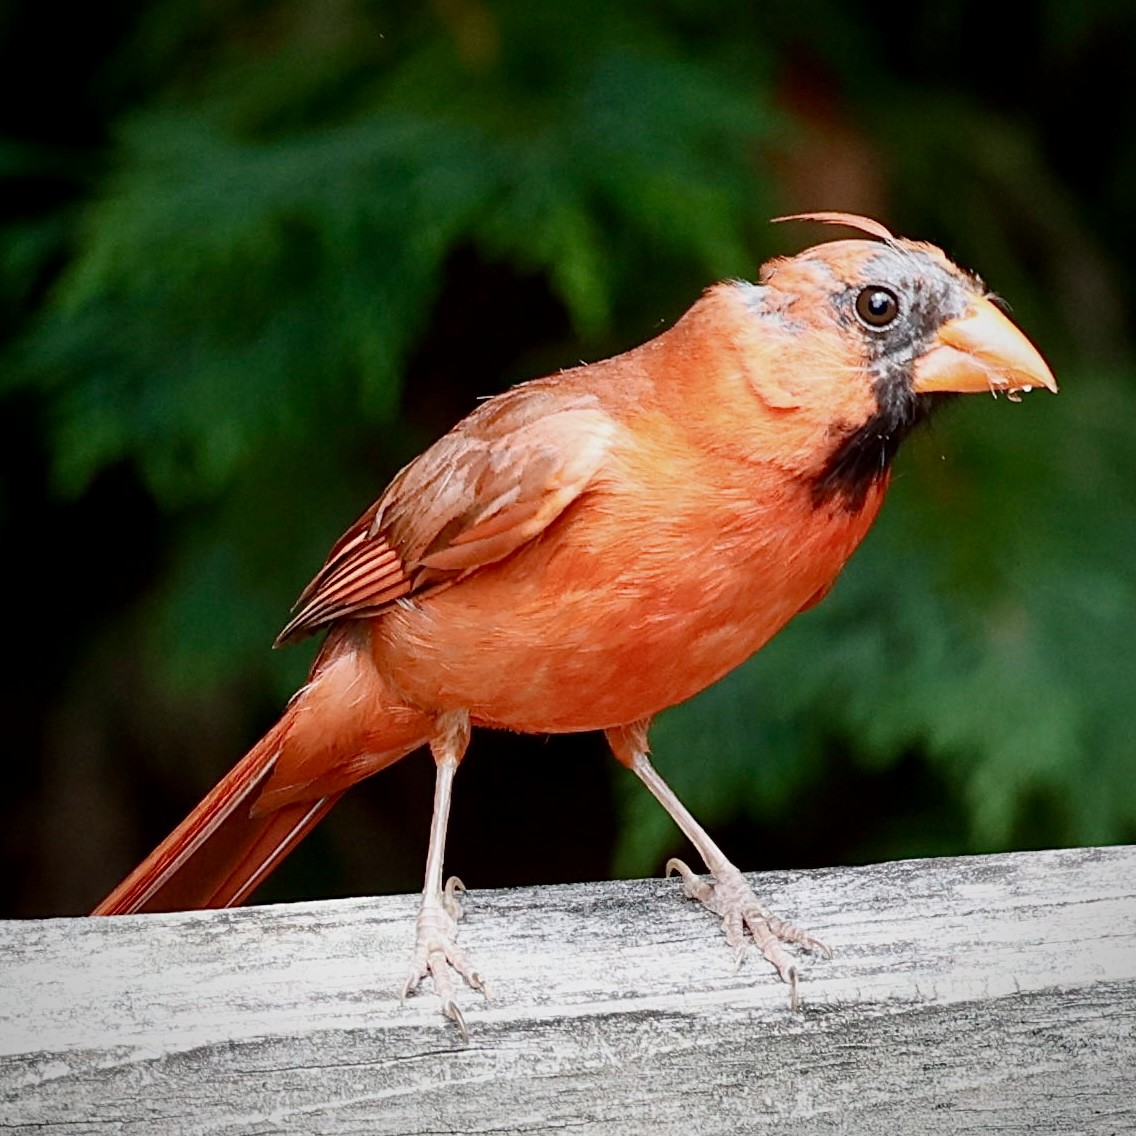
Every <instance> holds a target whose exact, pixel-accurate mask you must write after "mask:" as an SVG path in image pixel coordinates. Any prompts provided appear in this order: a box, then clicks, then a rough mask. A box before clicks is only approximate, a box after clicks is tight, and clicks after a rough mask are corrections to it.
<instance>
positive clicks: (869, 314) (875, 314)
mask: <svg viewBox="0 0 1136 1136" xmlns="http://www.w3.org/2000/svg"><path fill="white" fill-rule="evenodd" d="M856 314H857V315H858V316H859V317H860V319H862V320H863V321H864V323H866V324H867V325H868V326H869V327H887V325H888V324H889V323H891V321H892V320H894V319H895V317H896V316H897V315H899V300H898V298H897V297H896V294H895V293H894V292H893V291H891V289H890V288H881V287H879V285H877V284H873V285H871V286H869V287H867V288H864V289H863V290H862V291H861V292H860V294H859V295H858V296H857V297H856Z"/></svg>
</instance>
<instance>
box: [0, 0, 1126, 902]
mask: <svg viewBox="0 0 1136 1136" xmlns="http://www.w3.org/2000/svg"><path fill="white" fill-rule="evenodd" d="M1000 29H1001V30H1000ZM1134 58H1136V13H1134V10H1133V5H1132V4H1129V3H1125V4H1121V3H1107V2H1097V3H1085V4H1080V5H1072V4H1065V3H1048V4H1037V5H1033V6H1031V7H1028V8H1022V9H1018V10H1017V12H1016V15H1015V17H1014V18H1013V19H1012V20H1011V19H1009V18H1008V16H1007V17H1006V18H1002V17H999V16H998V15H997V13H996V10H995V9H994V8H992V7H991V6H990V5H989V4H977V3H963V2H957V0H945V2H941V3H937V4H933V5H931V4H928V5H926V6H924V7H922V8H921V7H920V6H918V5H904V6H896V5H891V4H863V5H858V4H849V3H847V2H844V0H840V2H837V0H798V2H793V3H789V2H785V3H770V4H764V5H761V4H753V5H742V4H736V3H724V2H712V0H709V2H708V0H669V2H667V0H664V2H657V0H656V2H653V3H646V2H643V3H633V2H630V0H628V2H624V3H616V2H611V0H608V2H600V0H576V2H573V3H570V4H541V3H538V2H537V3H534V2H533V0H524V2H503V3H489V2H480V0H436V2H434V3H430V4H427V3H403V4H379V3H365V2H363V0H297V2H293V3H256V2H251V0H247V2H246V0H213V2H212V3H209V4H201V3H199V2H197V0H166V2H158V3H150V4H141V3H130V2H126V0H119V2H117V3H105V4H99V5H88V6H74V7H68V8H66V9H59V8H56V7H52V6H49V5H44V4H32V3H7V4H4V5H2V6H0V95H2V97H0V192H2V198H0V226H2V230H0V298H2V304H3V307H2V313H3V314H2V323H0V351H2V353H3V358H2V367H0V413H2V415H3V426H4V430H3V447H2V449H0V532H2V536H0V541H2V544H0V548H2V552H3V555H2V558H0V563H2V569H0V570H2V572H3V596H4V615H5V620H4V621H5V627H6V632H7V634H6V667H7V673H6V676H5V679H6V680H5V682H4V683H3V684H2V686H0V714H2V721H3V724H4V730H3V753H2V760H3V768H4V770H5V773H6V775H7V780H6V782H5V789H6V791H5V792H4V793H3V795H2V797H0V854H2V855H3V858H4V862H5V869H6V870H5V871H4V872H3V874H2V876H0V879H2V880H3V888H2V892H0V895H2V898H0V905H2V907H3V909H4V910H5V911H7V912H10V913H15V914H22V915H32V914H48V913H78V912H81V911H84V910H86V909H88V908H89V907H90V906H91V905H92V904H93V903H94V902H95V901H96V900H97V899H98V898H99V897H100V896H101V894H102V893H103V892H105V891H106V890H107V889H108V888H109V887H110V886H111V885H112V884H113V883H115V882H116V880H117V879H118V878H119V877H120V875H121V874H122V873H123V872H124V871H125V870H126V869H127V868H128V867H130V866H131V864H132V863H133V862H134V861H136V860H137V859H138V858H139V857H140V856H141V855H142V854H143V853H145V852H146V851H147V850H148V849H149V847H150V846H151V845H152V844H153V842H154V841H156V840H157V839H158V838H159V837H161V836H162V835H163V834H164V833H165V831H166V830H167V829H168V827H169V826H170V825H172V824H173V823H174V822H175V821H176V820H178V819H179V818H180V817H181V815H183V814H184V812H185V811H186V810H187V809H188V808H189V806H190V805H191V804H192V803H193V802H194V801H195V800H196V799H197V798H198V797H199V796H200V795H201V794H202V793H203V792H204V790H205V789H206V788H207V787H208V786H209V785H210V784H211V783H212V782H213V780H214V779H215V778H216V776H217V775H218V774H219V773H220V772H221V771H223V770H224V769H225V768H226V767H227V766H228V765H230V764H231V763H232V761H233V760H235V759H236V758H237V757H238V756H239V755H240V753H241V752H243V750H244V749H245V748H246V747H247V746H248V744H249V743H250V742H251V741H252V740H253V739H254V738H255V737H256V736H257V735H258V733H259V732H260V731H262V730H263V729H264V728H265V727H267V725H268V724H269V723H270V722H271V721H272V720H273V717H274V715H275V714H276V713H277V712H278V710H279V708H280V707H281V705H282V704H283V702H284V701H285V699H286V698H287V697H288V695H289V694H290V693H291V691H292V690H293V689H294V688H295V686H296V685H297V684H298V682H299V681H301V679H302V676H303V674H304V670H305V667H306V665H307V663H308V661H309V659H310V657H311V653H312V650H313V647H312V646H311V645H305V646H302V647H297V648H291V649H288V650H286V651H281V652H272V651H270V650H269V644H270V643H271V641H272V638H273V636H274V634H275V633H276V631H277V630H278V629H279V628H280V626H281V625H282V624H283V622H284V620H285V618H286V613H287V610H288V606H289V604H290V602H291V600H292V599H293V598H294V596H295V595H296V593H297V592H298V591H299V589H300V588H301V587H302V586H303V584H304V583H306V581H307V579H308V578H309V576H310V575H311V574H312V573H313V572H314V570H315V569H316V568H317V567H318V565H319V564H320V563H321V561H322V558H323V555H324V553H325V551H326V549H327V547H328V546H329V544H330V543H331V541H332V540H333V539H334V538H335V537H336V536H337V535H338V534H339V532H340V531H341V530H342V529H343V528H344V527H345V526H346V525H347V524H348V523H349V522H350V521H351V520H352V519H353V518H354V517H355V516H356V515H357V514H358V513H359V512H360V511H361V510H362V509H363V507H364V506H366V505H367V504H368V503H369V502H370V501H371V500H372V499H373V498H374V497H376V496H377V495H378V493H379V492H380V491H381V489H382V488H383V486H384V484H385V483H386V481H387V479H388V478H389V476H390V475H391V474H392V473H393V472H394V471H395V470H396V469H397V468H398V467H399V466H400V465H401V464H402V463H403V462H405V461H406V460H407V459H409V458H410V457H411V456H413V455H414V454H415V453H416V452H417V451H418V450H420V449H421V448H422V447H423V446H425V445H426V444H427V443H428V442H429V441H431V440H432V439H433V438H434V437H436V436H437V435H438V434H440V433H441V432H442V431H444V430H445V429H446V428H447V427H448V426H449V425H450V424H451V423H452V422H454V421H455V420H456V419H457V418H458V417H460V416H461V415H462V414H464V413H466V412H467V411H468V410H469V409H470V408H471V407H472V406H473V405H474V404H475V400H476V399H477V398H478V396H482V395H486V394H490V393H492V392H493V391H496V390H500V389H501V388H502V387H504V386H506V385H508V384H510V383H513V382H516V381H519V380H521V379H524V378H527V377H531V376H533V375H536V374H540V373H542V372H545V371H548V370H552V369H555V368H557V367H561V366H566V365H571V364H573V363H575V362H576V361H577V360H579V359H581V358H583V359H596V358H599V357H602V356H604V355H606V354H610V353H613V352H617V351H620V350H623V349H625V348H627V347H629V346H632V345H633V344H636V343H638V342H640V341H642V340H643V339H645V338H647V337H649V336H650V335H651V334H653V333H655V332H656V331H657V330H658V329H659V328H661V327H663V326H666V325H668V324H669V323H671V322H672V321H673V320H674V319H675V318H676V317H677V316H678V315H679V314H680V313H681V312H682V311H683V310H684V308H685V307H687V306H688V305H689V304H690V303H691V302H692V301H693V300H694V299H695V298H696V297H697V295H698V293H699V291H700V289H701V288H702V287H704V286H705V285H706V284H708V283H709V282H711V281H713V280H715V279H718V278H721V277H723V276H730V275H739V276H747V277H751V278H752V277H753V276H754V275H755V274H756V271H757V268H758V265H759V264H760V263H761V262H762V260H764V259H765V258H766V257H768V256H769V255H772V254H774V253H777V252H784V251H792V250H795V249H797V248H800V247H802V245H803V244H804V243H805V242H807V241H808V240H811V239H813V238H814V237H817V236H819V235H820V234H818V233H816V232H814V231H810V230H805V229H803V228H802V227H800V226H777V227H774V226H770V225H769V224H768V219H769V218H770V217H771V216H773V215H776V214H778V213H782V212H787V211H791V210H797V209H840V208H844V209H851V210H856V211H860V212H865V213H870V214H872V215H874V216H876V217H878V218H880V219H881V220H883V221H885V222H886V223H888V224H890V225H891V226H892V227H893V228H895V229H896V230H897V231H898V232H901V233H903V234H905V235H908V236H914V237H920V238H924V239H929V240H932V241H934V242H936V243H938V244H940V245H941V246H942V247H944V248H945V249H946V250H947V251H948V252H950V253H951V254H952V255H953V256H954V257H955V258H956V259H958V260H959V261H960V263H962V264H964V265H965V266H967V267H969V268H972V269H975V270H977V271H979V272H980V273H982V274H983V276H984V277H985V278H986V279H987V281H988V282H989V284H990V286H991V287H993V288H994V289H996V290H997V291H998V292H999V293H1001V294H1002V295H1003V296H1005V297H1006V298H1007V299H1008V300H1009V301H1010V303H1011V304H1012V306H1013V309H1014V313H1015V318H1016V319H1017V320H1018V321H1019V322H1020V324H1021V325H1022V326H1023V327H1024V328H1025V329H1026V330H1027V332H1028V333H1029V334H1030V335H1031V336H1032V337H1033V338H1034V339H1035V341H1036V342H1037V343H1038V345H1039V346H1040V347H1041V349H1042V350H1043V351H1044V352H1045V353H1046V355H1047V357H1048V358H1049V359H1050V360H1051V362H1052V364H1053V367H1054V370H1055V371H1056V373H1057V374H1058V377H1059V379H1060V381H1061V383H1062V387H1063V390H1062V394H1061V396H1060V397H1059V398H1052V397H1050V396H1048V395H1041V396H1039V395H1033V396H1031V397H1030V398H1028V399H1026V400H1025V402H1024V403H1023V404H1021V405H1011V404H1009V403H1007V402H1006V401H1005V400H1000V401H997V402H994V401H992V400H991V399H988V398H974V399H970V400H967V401H966V402H965V403H963V404H960V405H958V406H957V407H956V408H955V409H954V410H953V411H952V412H951V413H949V414H945V415H943V416H942V417H941V418H940V419H938V420H937V421H936V422H935V423H934V424H933V428H932V429H931V430H930V431H928V432H926V433H925V434H924V435H923V436H922V437H920V438H918V439H917V440H915V441H913V442H912V443H911V444H910V445H909V446H908V448H907V452H906V453H905V454H904V455H903V456H902V459H901V461H900V463H899V467H898V471H897V478H896V484H895V486H894V489H893V492H892V495H891V499H890V500H889V502H888V505H887V507H886V509H885V514H884V518H883V520H882V521H881V522H880V524H879V525H878V526H877V528H876V529H875V531H874V532H873V533H872V535H871V536H870V537H869V539H868V541H867V542H866V543H865V546H864V547H863V549H862V550H861V551H860V552H859V553H858V555H857V557H856V558H855V559H854V561H853V563H852V565H851V566H850V568H849V569H848V571H847V573H846V574H845V576H844V577H843V579H842V580H841V582H840V583H839V585H838V586H837V588H836V589H835V590H834V592H833V593H832V595H831V596H830V597H829V598H828V600H826V602H825V603H824V604H823V605H821V607H820V608H818V609H817V610H815V611H813V612H811V613H809V614H808V615H806V616H804V617H802V618H801V619H800V620H798V621H797V622H796V623H795V624H794V625H793V626H792V627H791V628H790V629H789V630H788V631H787V632H785V633H784V634H783V635H782V636H781V637H780V638H779V639H778V640H776V641H775V642H774V643H773V644H772V645H771V646H770V647H768V648H767V649H766V650H765V651H763V652H762V654H761V656H760V657H759V658H757V659H756V660H754V661H753V662H752V663H751V664H750V665H748V666H747V667H744V668H742V669H741V670H740V671H738V672H736V673H735V674H734V675H732V676H731V677H730V678H729V679H727V680H726V681H725V682H723V683H721V684H720V685H719V686H718V687H717V688H715V689H713V690H711V691H709V692H707V693H706V694H705V695H703V696H702V697H701V698H699V699H697V700H695V701H694V702H693V703H691V704H689V705H687V706H684V707H682V708H679V709H677V710H674V711H672V712H670V713H668V714H666V715H664V716H663V717H662V718H661V719H660V720H659V722H658V724H657V727H656V730H655V734H654V741H655V748H656V751H657V755H658V763H659V765H660V767H661V768H662V770H663V772H664V773H665V774H666V775H667V776H669V777H671V778H672V779H673V782H674V784H675V786H676V788H677V789H678V790H679V792H680V794H682V795H683V796H684V798H685V799H686V801H687V803H688V804H689V805H690V806H691V807H692V808H693V809H694V811H695V812H696V813H697V814H698V815H700V816H701V817H702V818H703V819H704V820H705V821H706V822H707V823H708V824H709V825H710V826H711V827H712V828H713V829H714V830H715V832H717V833H718V834H719V835H720V836H721V838H722V839H723V841H724V842H725V845H726V848H727V851H728V852H729V853H731V854H732V855H733V856H734V858H735V859H736V860H737V862H738V863H739V864H740V865H742V866H743V867H745V868H758V867H766V866H775V865H809V864H820V863H834V862H854V861H861V860H867V859H872V858H879V857H892V856H911V855H924V854H935V853H944V852H951V851H974V850H982V849H996V848H1008V847H1030V846H1038V845H1053V844H1088V843H1100V842H1110V841H1121V840H1132V839H1133V838H1134V837H1136V746H1134V743H1133V727H1132V708H1133V702H1134V692H1136V681H1134V680H1136V647H1134V641H1136V603H1134V600H1136V579H1134V568H1133V561H1134V554H1136V483H1134V478H1133V463H1134V460H1136V428H1134V425H1133V414H1134V412H1136V382H1134V379H1136V359H1134V356H1133V337H1132V331H1133V329H1132V321H1131V312H1132V305H1133V273H1132V270H1131V265H1132V263H1133V255H1134V245H1136V220H1134V211H1133V208H1132V202H1133V199H1134V191H1136V133H1134V132H1133V129H1132V127H1131V123H1132V121H1133V110H1134V109H1136V108H1134V106H1133V102H1134V100H1133V91H1132V79H1131V75H1132V60H1133V59H1134ZM628 555H634V549H628ZM431 777H432V767H431V763H430V762H429V760H428V759H426V758H423V757H422V756H416V757H414V758H411V759H409V760H408V761H406V762H403V763H401V765H400V766H398V767H396V768H395V769H392V770H390V771H388V772H386V773H384V774H382V775H381V776H380V777H378V778H375V779H374V780H373V781H371V782H370V783H368V784H366V785H363V786H361V787H359V788H358V789H356V790H353V791H352V793H351V794H349V795H348V798H347V799H346V800H345V801H344V802H343V803H342V804H341V805H340V806H339V808H338V809H337V810H336V813H335V814H333V816H332V818H331V820H330V821H329V822H328V823H327V824H326V825H325V826H324V827H323V828H322V829H321V830H320V831H319V832H318V833H317V834H316V835H315V836H314V837H313V838H312V839H311V840H310V841H309V842H308V845H307V846H306V847H305V848H304V849H303V850H302V851H301V853H298V854H297V856H296V857H295V858H294V859H293V861H291V862H290V863H289V864H288V865H287V866H286V868H285V869H284V870H283V871H282V872H281V874H280V876H279V878H278V879H276V880H274V881H272V883H271V884H270V885H269V887H268V888H266V889H265V892H264V893H263V894H264V895H266V896H267V895H269V894H271V895H273V896H274V897H278V898H279V897H300V896H310V897H318V896H330V895H335V894H344V893H359V892H366V891H372V890H393V889H406V890H409V889H412V888H415V887H417V886H418V881H419V871H420V864H421V860H422V857H423V854H424V849H425V840H426V825H427V820H428V811H429V797H430V782H431ZM631 780H632V779H631V778H630V776H629V775H628V774H626V773H624V772H623V771H621V770H620V769H618V767H617V766H616V765H615V763H614V762H612V761H611V760H610V758H608V757H607V756H605V751H604V747H603V744H602V740H601V739H599V738H594V737H581V738H556V739H551V740H545V739H524V738H513V737H507V736H504V735H496V734H485V735H482V736H481V737H479V738H478V739H477V741H476V742H475V744H474V746H473V747H472V749H471V751H470V754H469V757H468V759H467V761H466V763H465V764H464V765H463V767H462V772H461V776H460V777H459V779H458V783H457V796H456V813H455V817H454V824H453V836H452V841H451V845H450V850H449V857H448V866H449V867H450V868H452V870H454V871H457V872H459V873H460V874H461V875H462V876H463V877H464V878H465V879H466V882H467V883H469V884H470V885H471V886H475V887H483V886H494V885H504V884H509V883H516V882H535V881H550V882H551V881H556V880H567V879H581V878H589V877H591V878H594V877H602V876H604V875H605V874H607V873H609V872H611V871H615V872H618V873H647V872H652V871H657V870H658V868H659V866H660V864H661V862H662V861H663V859H664V858H665V857H666V856H667V855H668V854H669V853H671V852H673V851H680V850H681V843H680V842H679V841H677V839H676V837H675V835H674V833H673V830H672V829H671V827H670V825H669V822H667V820H666V818H665V817H664V815H663V814H662V812H661V811H660V810H659V809H658V807H657V806H656V805H655V804H654V802H653V801H652V800H650V799H649V798H648V797H647V795H646V793H645V792H643V791H641V790H640V789H639V788H638V787H637V786H635V785H632V784H630V781H631Z"/></svg>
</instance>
